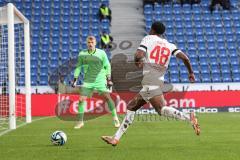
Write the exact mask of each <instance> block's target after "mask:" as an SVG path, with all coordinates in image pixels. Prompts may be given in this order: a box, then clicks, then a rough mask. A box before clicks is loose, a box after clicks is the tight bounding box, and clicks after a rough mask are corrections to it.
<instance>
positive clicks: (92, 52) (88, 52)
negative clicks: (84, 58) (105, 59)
mask: <svg viewBox="0 0 240 160" xmlns="http://www.w3.org/2000/svg"><path fill="white" fill-rule="evenodd" d="M96 50H97V49H96V48H95V50H94V51H93V52H89V50H88V54H91V55H93V54H94V53H95V52H96Z"/></svg>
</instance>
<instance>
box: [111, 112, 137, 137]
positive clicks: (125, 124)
mask: <svg viewBox="0 0 240 160" xmlns="http://www.w3.org/2000/svg"><path fill="white" fill-rule="evenodd" d="M134 115H135V111H130V110H127V113H126V115H125V118H124V119H123V121H122V124H121V126H120V127H119V128H118V130H117V132H116V133H115V135H114V138H115V139H116V140H118V141H119V140H120V138H121V137H122V135H123V134H124V133H125V132H126V131H127V129H128V127H129V125H131V124H132V123H133V120H134Z"/></svg>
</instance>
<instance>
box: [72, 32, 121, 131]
mask: <svg viewBox="0 0 240 160" xmlns="http://www.w3.org/2000/svg"><path fill="white" fill-rule="evenodd" d="M87 47H88V49H87V50H82V51H81V52H80V53H79V56H78V63H77V66H76V69H75V71H74V80H73V82H72V87H75V86H76V83H77V79H78V76H79V74H80V72H81V71H83V72H84V78H83V85H82V86H81V88H80V98H79V104H78V115H79V121H78V122H77V124H76V126H75V127H74V128H75V129H79V128H82V127H83V126H84V122H83V117H84V109H85V107H86V104H87V103H86V101H85V99H86V98H87V97H88V98H91V97H92V94H93V92H94V91H97V92H98V93H99V94H100V95H101V96H102V97H103V98H104V100H105V101H106V102H107V104H108V108H109V110H110V111H111V113H112V117H113V123H114V125H115V127H119V126H120V123H119V120H118V116H117V112H116V109H115V104H114V102H113V100H112V98H111V96H110V94H109V92H110V90H109V89H110V87H111V86H112V85H113V83H112V81H111V65H110V63H109V60H108V57H107V55H106V53H105V51H103V50H101V49H98V48H96V38H95V37H94V36H88V37H87Z"/></svg>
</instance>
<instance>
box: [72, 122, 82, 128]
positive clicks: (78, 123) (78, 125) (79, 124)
mask: <svg viewBox="0 0 240 160" xmlns="http://www.w3.org/2000/svg"><path fill="white" fill-rule="evenodd" d="M83 126H84V123H83V122H82V121H80V122H77V124H76V125H75V126H74V129H80V128H82V127H83Z"/></svg>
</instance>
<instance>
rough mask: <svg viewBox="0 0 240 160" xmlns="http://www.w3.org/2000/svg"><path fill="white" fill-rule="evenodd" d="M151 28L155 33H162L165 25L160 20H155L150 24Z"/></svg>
mask: <svg viewBox="0 0 240 160" xmlns="http://www.w3.org/2000/svg"><path fill="white" fill-rule="evenodd" d="M151 29H152V30H154V31H155V32H156V33H157V34H163V33H164V32H165V25H164V24H163V23H162V22H160V21H156V22H154V23H153V24H152V27H151Z"/></svg>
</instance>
